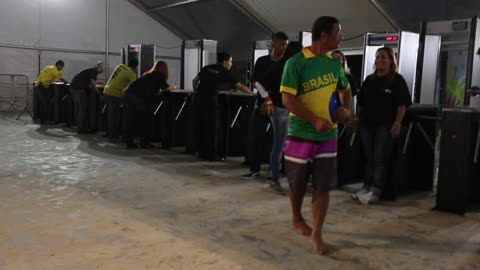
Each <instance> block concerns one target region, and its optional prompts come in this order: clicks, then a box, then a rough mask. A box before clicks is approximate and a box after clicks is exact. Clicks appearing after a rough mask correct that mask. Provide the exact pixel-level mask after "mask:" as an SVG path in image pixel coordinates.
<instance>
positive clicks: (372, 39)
mask: <svg viewBox="0 0 480 270" xmlns="http://www.w3.org/2000/svg"><path fill="white" fill-rule="evenodd" d="M399 41H400V37H399V36H398V35H394V34H372V35H369V36H368V45H371V46H382V45H396V44H398V42H399Z"/></svg>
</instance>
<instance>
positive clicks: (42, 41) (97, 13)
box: [0, 0, 182, 109]
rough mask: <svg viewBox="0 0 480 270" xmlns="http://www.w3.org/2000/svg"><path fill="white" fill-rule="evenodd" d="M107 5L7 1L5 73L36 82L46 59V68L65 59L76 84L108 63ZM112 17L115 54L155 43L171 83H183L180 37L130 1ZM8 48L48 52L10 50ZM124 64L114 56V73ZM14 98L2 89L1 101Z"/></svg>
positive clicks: (118, 0)
mask: <svg viewBox="0 0 480 270" xmlns="http://www.w3.org/2000/svg"><path fill="white" fill-rule="evenodd" d="M106 3H107V1H106V0H1V1H0V25H1V27H0V58H1V59H2V61H0V73H21V74H29V79H30V81H34V80H35V79H36V78H37V76H38V70H39V62H38V60H39V55H40V59H41V62H40V68H43V67H44V66H46V65H52V64H54V63H55V62H56V61H57V60H60V59H61V60H63V61H64V62H65V69H64V71H63V72H62V73H63V75H64V76H65V78H66V79H67V80H69V81H70V80H71V79H72V77H73V76H74V75H75V74H76V73H78V72H79V71H80V70H82V69H84V68H87V67H92V66H94V65H95V63H96V62H97V61H99V60H102V61H105V55H104V54H101V53H102V52H105V49H106V48H105V45H106V44H105V43H106V25H107V22H106V14H107V6H106ZM109 14H110V20H109V21H110V25H109V49H110V52H113V53H117V54H118V53H119V52H120V49H121V48H122V47H123V45H125V44H136V43H145V44H155V45H157V55H160V56H167V58H168V59H167V60H166V62H167V63H168V64H169V66H170V70H171V72H170V73H171V82H178V81H179V79H180V57H181V43H182V42H181V40H180V39H179V38H178V37H177V36H175V35H174V34H173V33H171V32H170V31H169V30H167V29H166V28H165V27H163V26H162V25H161V24H160V23H158V22H157V21H155V20H154V19H152V18H151V17H149V16H148V15H147V14H145V13H143V12H142V11H140V10H139V9H137V8H136V7H135V6H134V5H132V4H131V3H130V2H128V1H127V0H110V8H109ZM5 44H10V45H19V46H33V47H38V48H48V50H40V49H38V50H30V49H17V48H7V47H5ZM164 48H169V49H164ZM56 49H59V50H56ZM62 50H81V51H84V52H82V53H77V52H64V51H62ZM95 52H96V53H95ZM98 52H100V54H99V53H98ZM172 57H173V58H175V57H178V59H172ZM164 60H165V59H164ZM120 62H121V59H120V56H118V55H111V56H110V58H109V71H110V73H111V72H112V71H113V70H114V68H115V67H116V66H117V65H118V64H120ZM105 76H106V77H107V78H108V76H109V74H105V75H103V76H99V81H102V80H104V78H105ZM8 94H9V93H8V92H7V90H6V89H4V87H3V88H2V87H0V96H5V95H8ZM0 109H1V108H0Z"/></svg>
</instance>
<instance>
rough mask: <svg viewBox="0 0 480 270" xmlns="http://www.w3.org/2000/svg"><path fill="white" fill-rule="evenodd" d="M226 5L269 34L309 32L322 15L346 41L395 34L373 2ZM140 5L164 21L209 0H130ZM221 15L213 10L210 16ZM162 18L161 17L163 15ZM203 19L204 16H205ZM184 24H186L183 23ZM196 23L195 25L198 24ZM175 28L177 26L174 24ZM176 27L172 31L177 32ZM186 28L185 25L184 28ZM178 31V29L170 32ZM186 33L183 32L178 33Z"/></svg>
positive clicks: (244, 1)
mask: <svg viewBox="0 0 480 270" xmlns="http://www.w3.org/2000/svg"><path fill="white" fill-rule="evenodd" d="M223 1H225V2H227V1H229V2H231V3H232V4H234V5H235V6H236V7H238V8H239V9H240V10H241V11H243V13H245V14H246V15H248V16H249V17H250V18H251V19H252V20H253V21H255V22H257V24H259V25H260V26H261V27H263V28H264V29H266V30H268V31H269V32H274V31H284V32H287V33H289V34H290V35H291V34H297V33H298V32H300V31H309V30H310V28H311V25H312V23H313V21H314V20H315V19H316V18H318V17H319V16H322V15H330V16H335V17H337V18H339V19H340V20H341V22H342V27H343V34H344V37H345V38H346V39H348V38H351V37H354V36H358V35H361V34H362V33H364V32H367V31H369V32H387V31H395V29H396V28H395V26H393V25H392V23H391V22H389V20H387V18H386V17H385V16H384V14H382V13H381V12H380V11H379V9H377V8H376V7H375V5H374V4H373V3H372V2H375V1H373V0H336V1H332V0H296V1H293V0H282V1H280V0H222V2H223ZM131 2H137V3H140V4H141V5H142V6H143V7H144V10H145V11H147V12H148V13H149V14H150V15H152V16H153V17H156V16H158V17H160V20H161V17H165V15H164V14H165V13H169V12H170V10H173V9H175V10H178V9H182V8H188V7H189V6H191V5H195V6H198V5H201V4H202V2H204V3H205V4H206V5H207V4H209V3H210V4H211V2H212V1H209V0H132V1H131ZM216 12H221V11H219V10H215V11H213V10H212V14H209V16H212V17H217V16H218V15H219V14H214V13H216ZM162 14H163V15H162ZM205 15H206V14H205ZM170 21H171V20H170ZM184 23H186V22H184ZM197 23H198V22H197ZM175 24H177V23H175ZM178 25H179V24H177V25H175V26H173V28H178ZM187 25H188V24H187ZM172 30H174V31H175V30H177V31H175V32H178V31H179V29H172ZM181 30H183V31H184V30H186V29H181ZM361 45H362V39H361V38H357V39H354V40H350V41H345V42H344V44H343V47H359V46H361Z"/></svg>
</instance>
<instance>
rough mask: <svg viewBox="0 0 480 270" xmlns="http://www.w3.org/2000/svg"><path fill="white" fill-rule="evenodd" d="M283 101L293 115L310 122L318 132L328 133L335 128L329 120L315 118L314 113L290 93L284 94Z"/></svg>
mask: <svg viewBox="0 0 480 270" xmlns="http://www.w3.org/2000/svg"><path fill="white" fill-rule="evenodd" d="M282 100H283V104H284V105H285V107H286V108H287V109H288V111H289V112H291V113H293V114H294V115H295V116H296V117H299V118H301V119H303V120H305V121H307V122H309V123H310V124H311V125H312V126H314V127H315V129H316V130H317V131H318V132H320V133H327V132H329V131H330V130H331V129H332V128H333V126H332V125H331V124H330V122H329V121H328V120H326V119H324V118H321V117H317V116H315V115H314V114H313V113H312V112H310V111H309V110H307V109H306V108H305V107H303V106H302V104H300V102H298V100H297V97H296V96H294V95H292V94H289V93H282Z"/></svg>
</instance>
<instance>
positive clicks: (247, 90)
mask: <svg viewBox="0 0 480 270" xmlns="http://www.w3.org/2000/svg"><path fill="white" fill-rule="evenodd" d="M234 87H235V88H237V89H238V90H240V91H242V92H244V93H245V94H248V95H253V92H252V91H251V90H250V88H248V87H246V86H245V85H243V84H242V83H239V82H237V83H236V84H235V85H234Z"/></svg>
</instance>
